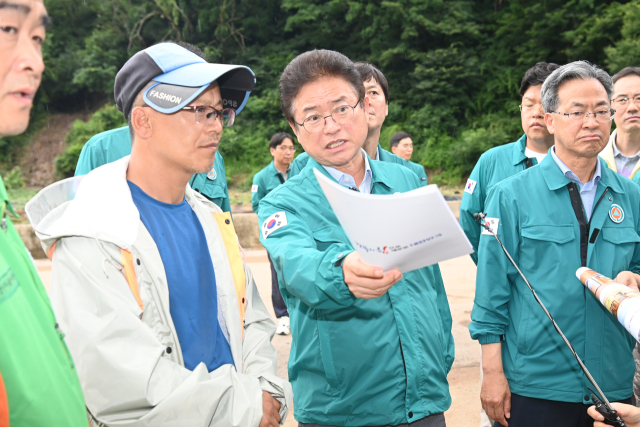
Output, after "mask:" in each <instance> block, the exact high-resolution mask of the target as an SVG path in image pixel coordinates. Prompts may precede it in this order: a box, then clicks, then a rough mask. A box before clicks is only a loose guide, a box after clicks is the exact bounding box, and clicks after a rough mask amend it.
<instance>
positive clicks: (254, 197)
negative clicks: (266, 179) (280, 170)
mask: <svg viewBox="0 0 640 427" xmlns="http://www.w3.org/2000/svg"><path fill="white" fill-rule="evenodd" d="M266 195H267V186H266V185H265V184H264V183H263V182H262V179H261V174H260V172H258V173H257V174H255V175H254V176H253V185H252V186H251V206H252V207H253V211H254V212H255V213H258V209H259V207H260V200H262V199H263V198H264V196H266Z"/></svg>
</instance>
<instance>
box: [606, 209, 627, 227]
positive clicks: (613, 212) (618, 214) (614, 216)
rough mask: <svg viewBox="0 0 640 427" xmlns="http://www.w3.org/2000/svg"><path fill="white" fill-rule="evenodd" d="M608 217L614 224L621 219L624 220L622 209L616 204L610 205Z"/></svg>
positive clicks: (618, 222)
mask: <svg viewBox="0 0 640 427" xmlns="http://www.w3.org/2000/svg"><path fill="white" fill-rule="evenodd" d="M609 218H611V221H613V222H615V223H616V224H620V223H621V222H622V220H624V211H623V210H622V208H621V207H620V206H618V205H611V209H610V210H609Z"/></svg>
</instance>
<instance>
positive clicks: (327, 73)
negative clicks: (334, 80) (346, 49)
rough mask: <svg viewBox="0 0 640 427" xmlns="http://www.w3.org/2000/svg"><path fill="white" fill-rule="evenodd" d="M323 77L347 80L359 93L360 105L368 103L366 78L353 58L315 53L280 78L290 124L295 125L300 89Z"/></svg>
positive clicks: (293, 64) (305, 55)
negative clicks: (363, 81)
mask: <svg viewBox="0 0 640 427" xmlns="http://www.w3.org/2000/svg"><path fill="white" fill-rule="evenodd" d="M322 77H338V78H341V79H344V80H345V81H346V82H347V83H349V84H350V85H351V87H352V88H353V90H354V91H355V92H356V95H357V97H358V102H359V103H361V102H362V101H364V86H363V85H362V78H360V73H358V70H356V67H354V65H353V62H352V61H351V60H350V59H349V58H347V57H346V56H344V55H343V54H341V53H340V52H336V51H333V50H325V49H316V50H311V51H309V52H305V53H302V54H300V55H298V56H296V57H295V58H293V60H292V61H291V62H289V65H287V66H286V67H285V69H284V71H283V72H282V75H281V76H280V81H279V83H278V87H279V89H280V105H281V106H282V112H283V113H284V117H285V119H287V121H288V122H289V123H295V120H294V119H293V113H294V109H293V100H294V99H295V97H296V96H297V95H298V93H299V92H300V89H302V87H303V86H304V85H306V84H307V83H311V82H314V81H316V80H318V79H320V78H322ZM363 108H364V106H363Z"/></svg>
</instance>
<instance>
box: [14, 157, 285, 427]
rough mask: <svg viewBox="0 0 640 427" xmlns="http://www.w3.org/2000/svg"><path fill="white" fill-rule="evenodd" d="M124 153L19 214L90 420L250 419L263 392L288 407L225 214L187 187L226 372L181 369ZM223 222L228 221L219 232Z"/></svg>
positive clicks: (267, 329) (240, 422)
mask: <svg viewBox="0 0 640 427" xmlns="http://www.w3.org/2000/svg"><path fill="white" fill-rule="evenodd" d="M128 165H129V157H125V158H123V159H121V160H118V161H116V162H113V163H110V164H107V165H104V166H102V167H100V168H97V169H95V170H94V171H92V172H91V173H89V174H88V175H85V176H80V177H76V178H70V179H67V180H64V181H60V182H58V183H55V184H53V185H51V186H49V187H47V188H45V189H44V190H42V191H41V192H40V193H38V195H37V196H36V197H35V198H34V199H33V200H31V201H30V202H29V203H28V204H27V206H26V208H25V210H26V212H27V215H28V217H29V220H30V221H31V223H32V224H33V226H34V228H35V229H36V234H37V235H38V237H39V238H40V240H41V242H42V246H43V248H44V250H45V252H46V253H48V254H49V255H50V258H52V260H53V268H52V280H51V287H50V290H49V295H50V298H51V303H52V305H53V308H54V311H55V313H56V316H57V318H58V322H59V325H60V328H61V329H62V331H63V332H65V334H66V342H67V345H68V347H69V350H70V352H71V355H72V356H73V359H74V361H75V364H76V368H77V371H78V375H79V377H80V382H81V384H82V389H83V393H84V396H85V400H86V404H87V408H88V410H89V412H90V417H91V418H92V424H93V425H96V426H98V425H119V426H120V425H127V426H154V427H155V426H176V425H180V426H210V425H216V426H218V425H219V426H258V424H259V423H260V420H261V418H262V391H263V390H264V391H267V392H268V393H270V394H271V395H272V396H273V397H274V398H276V399H277V400H278V401H279V402H280V403H281V409H280V416H281V417H282V423H284V420H285V418H286V415H287V413H288V411H289V408H290V407H291V400H292V394H293V393H292V390H291V385H290V384H289V383H288V382H287V381H285V380H283V379H281V378H278V377H277V376H276V357H277V356H276V351H275V349H274V347H273V346H272V344H271V339H272V338H273V335H274V333H275V323H274V322H273V320H272V319H271V317H270V315H269V314H268V312H267V310H266V308H265V306H264V304H263V302H262V300H261V298H260V295H259V294H258V290H257V288H256V285H255V282H254V280H253V276H252V273H251V270H250V269H249V268H248V267H247V266H246V265H245V264H244V259H243V256H242V249H241V248H240V247H239V244H238V241H237V236H236V235H235V231H234V230H233V223H232V222H231V221H226V220H227V219H229V220H230V216H229V214H228V213H223V212H222V211H221V210H220V209H219V208H218V207H217V206H216V205H214V204H212V203H210V202H208V201H207V200H206V199H204V198H202V197H201V196H200V197H199V196H198V195H197V193H195V192H194V191H193V190H191V188H190V187H187V189H186V200H187V202H188V203H189V204H190V205H191V207H192V208H193V210H194V212H195V213H196V215H197V216H198V218H199V219H200V222H201V224H202V227H203V229H204V232H205V235H206V239H207V244H208V246H209V252H210V254H211V261H212V263H213V265H214V270H215V275H216V284H217V290H218V300H219V301H218V308H219V312H220V313H222V319H221V320H222V323H224V325H226V330H227V332H228V338H229V344H230V346H231V352H232V355H233V360H234V364H235V367H234V366H232V365H223V366H221V367H219V368H218V369H216V370H215V371H213V372H208V371H207V368H206V366H205V365H204V364H203V363H201V364H200V365H198V366H197V367H196V368H195V369H194V370H193V371H189V370H187V369H186V368H185V367H184V361H183V358H182V351H181V349H180V343H179V341H178V337H177V335H176V330H175V328H174V325H173V321H172V319H171V314H170V312H169V289H168V286H167V279H166V275H165V271H164V267H163V264H162V259H161V258H160V253H159V252H158V249H157V247H156V245H155V242H154V240H153V239H152V237H151V235H150V234H149V232H148V230H147V229H146V228H145V226H144V224H143V223H142V222H141V221H140V215H139V212H138V210H137V208H136V206H135V204H134V203H133V200H132V198H131V193H130V191H129V187H128V185H127V182H126V171H127V167H128ZM225 227H226V228H225Z"/></svg>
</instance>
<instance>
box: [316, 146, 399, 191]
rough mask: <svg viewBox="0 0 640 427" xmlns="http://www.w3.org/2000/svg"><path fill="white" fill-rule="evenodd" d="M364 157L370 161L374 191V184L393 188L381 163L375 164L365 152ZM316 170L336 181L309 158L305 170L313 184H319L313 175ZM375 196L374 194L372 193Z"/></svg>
mask: <svg viewBox="0 0 640 427" xmlns="http://www.w3.org/2000/svg"><path fill="white" fill-rule="evenodd" d="M363 152H364V155H365V156H367V160H368V161H369V167H370V168H371V175H372V179H371V189H373V187H374V185H373V184H382V185H384V186H385V187H387V188H393V186H392V185H391V182H392V180H391V179H390V177H389V176H388V174H387V173H385V171H383V170H382V169H381V168H380V166H379V165H380V163H379V162H375V161H372V160H371V158H370V157H369V155H368V154H367V153H366V152H365V151H364V150H363ZM314 169H318V170H319V171H320V173H322V174H323V175H324V176H326V177H328V178H329V179H331V180H333V181H336V180H335V179H334V178H333V177H332V176H331V174H329V172H328V171H327V170H326V169H325V168H323V167H322V165H321V164H320V163H318V162H317V161H316V160H315V159H314V158H313V157H311V156H309V162H308V163H307V165H306V166H305V168H304V171H305V174H306V176H307V178H309V179H311V180H312V182H314V183H316V184H317V180H316V179H315V176H314V175H313V170H314ZM336 182H337V181H336ZM372 194H373V192H372Z"/></svg>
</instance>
